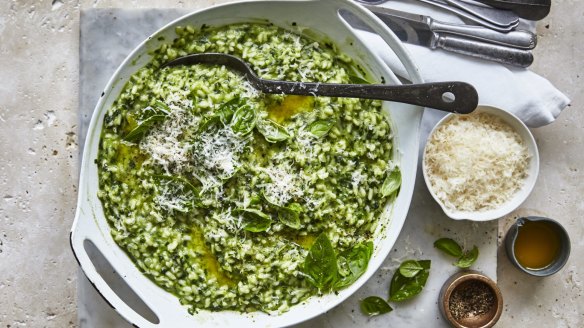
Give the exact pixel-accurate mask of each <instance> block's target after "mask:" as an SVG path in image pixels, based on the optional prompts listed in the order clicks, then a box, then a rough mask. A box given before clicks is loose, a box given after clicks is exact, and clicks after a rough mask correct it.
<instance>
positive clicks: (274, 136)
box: [256, 120, 290, 143]
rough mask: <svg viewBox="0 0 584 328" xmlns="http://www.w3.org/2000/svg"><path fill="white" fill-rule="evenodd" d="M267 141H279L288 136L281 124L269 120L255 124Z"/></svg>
mask: <svg viewBox="0 0 584 328" xmlns="http://www.w3.org/2000/svg"><path fill="white" fill-rule="evenodd" d="M256 127H257V128H258V131H259V132H260V133H261V134H262V135H263V136H264V138H266V141H267V142H272V143H275V142H279V141H284V140H286V139H288V138H290V135H289V134H288V132H287V131H286V129H284V127H283V126H281V125H279V124H277V123H276V122H274V121H271V120H263V121H261V122H260V123H259V124H257V126H256Z"/></svg>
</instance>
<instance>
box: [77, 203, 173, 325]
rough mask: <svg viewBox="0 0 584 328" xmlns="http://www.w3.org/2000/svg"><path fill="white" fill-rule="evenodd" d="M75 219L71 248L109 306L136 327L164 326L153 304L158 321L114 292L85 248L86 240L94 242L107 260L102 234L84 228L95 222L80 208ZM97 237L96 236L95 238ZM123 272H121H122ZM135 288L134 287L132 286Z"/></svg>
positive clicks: (150, 307) (86, 274) (152, 309)
mask: <svg viewBox="0 0 584 328" xmlns="http://www.w3.org/2000/svg"><path fill="white" fill-rule="evenodd" d="M75 221H76V223H77V224H74V225H73V229H72V231H71V233H70V237H69V239H70V240H69V241H70V243H71V250H72V251H73V254H74V255H75V259H76V260H77V263H78V264H79V266H80V267H81V269H82V270H83V273H84V274H85V276H86V277H87V279H88V280H89V281H90V282H91V284H92V285H93V287H94V288H95V290H96V291H97V292H98V293H99V294H100V296H101V297H102V298H103V299H104V300H105V301H106V302H107V303H108V305H109V306H111V307H112V308H113V309H114V310H116V312H118V313H119V314H120V315H121V316H122V317H124V318H125V319H126V320H127V321H128V322H129V323H130V324H132V325H133V326H135V327H141V328H144V327H161V326H164V324H163V323H162V322H163V321H165V320H163V318H162V316H161V315H160V314H159V313H157V312H155V311H156V310H159V309H156V308H152V306H150V305H148V304H146V305H147V306H148V308H149V309H150V310H151V311H152V312H153V313H154V315H155V316H156V317H157V318H158V322H156V323H155V322H152V321H150V320H148V319H146V318H144V317H143V316H142V315H140V314H139V313H137V312H136V311H135V310H134V309H133V308H132V307H130V306H129V305H128V304H127V303H126V302H125V301H123V300H122V299H121V298H120V297H119V296H118V294H116V293H115V292H114V290H113V289H112V288H111V287H110V285H109V284H108V283H107V282H106V281H105V280H104V278H103V277H102V276H101V274H100V273H99V272H98V271H97V269H96V267H95V265H94V263H93V262H92V260H91V259H90V255H89V254H88V253H87V250H86V248H85V245H84V243H85V242H86V241H90V242H92V243H93V245H94V246H95V248H97V250H98V251H99V252H101V253H102V255H103V256H104V258H105V259H106V260H108V259H107V256H106V255H105V253H103V252H102V251H101V249H103V248H102V245H101V242H100V241H102V238H100V236H91V233H92V232H91V231H98V230H96V229H95V228H93V229H84V228H83V227H84V226H87V225H88V224H92V223H94V222H93V220H92V219H90V218H88V217H82V218H80V214H79V210H78V213H77V215H76V217H75ZM100 233H101V232H97V234H100ZM93 237H96V238H93ZM108 262H109V264H110V265H111V266H112V267H113V268H114V270H116V272H120V271H117V269H116V268H115V267H114V266H113V264H112V263H111V262H110V261H109V260H108ZM120 274H121V273H120ZM127 283H128V286H129V287H130V288H132V287H131V286H130V284H129V282H127ZM132 290H133V288H132ZM139 298H140V299H141V300H142V301H143V300H144V298H143V297H141V296H139Z"/></svg>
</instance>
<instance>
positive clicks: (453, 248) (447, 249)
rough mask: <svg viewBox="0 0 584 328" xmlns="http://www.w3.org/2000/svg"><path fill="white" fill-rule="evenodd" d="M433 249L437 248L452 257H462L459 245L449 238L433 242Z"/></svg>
mask: <svg viewBox="0 0 584 328" xmlns="http://www.w3.org/2000/svg"><path fill="white" fill-rule="evenodd" d="M434 247H436V248H438V249H439V250H441V251H442V252H444V253H446V254H448V255H450V256H454V257H461V256H462V248H461V247H460V245H459V244H458V243H457V242H455V241H454V240H452V239H450V238H440V239H438V240H436V241H435V242H434Z"/></svg>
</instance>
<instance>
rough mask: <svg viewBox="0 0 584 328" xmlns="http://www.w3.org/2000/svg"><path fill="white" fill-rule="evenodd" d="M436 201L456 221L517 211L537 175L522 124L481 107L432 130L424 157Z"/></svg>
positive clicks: (534, 155)
mask: <svg viewBox="0 0 584 328" xmlns="http://www.w3.org/2000/svg"><path fill="white" fill-rule="evenodd" d="M422 166H423V175H424V180H425V181H426V185H427V186H428V189H429V191H430V193H431V194H432V197H434V199H435V200H436V202H438V204H439V205H440V206H441V207H442V209H443V210H444V213H445V214H446V215H447V216H449V217H450V218H452V219H455V220H463V219H466V220H472V221H488V220H493V219H498V218H501V217H503V216H505V215H507V214H509V213H510V212H512V211H513V210H515V209H516V208H517V207H519V205H521V203H523V201H525V199H526V198H527V196H528V195H529V193H530V192H531V190H532V189H533V186H534V185H535V181H536V179H537V174H538V171H539V154H538V151H537V144H536V143H535V140H534V138H533V135H532V134H531V132H530V131H529V129H528V128H527V127H526V126H525V124H523V122H522V121H521V120H519V119H518V118H517V117H515V116H514V115H513V114H510V113H508V112H506V111H504V110H501V109H498V108H495V107H490V106H479V107H478V108H477V109H476V110H475V111H474V112H473V113H472V114H468V115H457V114H449V115H447V116H445V117H444V118H443V119H442V120H440V122H438V124H436V126H435V127H434V129H433V130H432V132H431V133H430V136H429V137H428V140H427V142H426V146H425V148H424V156H423V164H422Z"/></svg>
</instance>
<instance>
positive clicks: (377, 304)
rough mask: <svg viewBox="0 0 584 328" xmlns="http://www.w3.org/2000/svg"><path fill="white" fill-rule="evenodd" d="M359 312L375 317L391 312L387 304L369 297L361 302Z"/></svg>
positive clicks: (374, 297)
mask: <svg viewBox="0 0 584 328" xmlns="http://www.w3.org/2000/svg"><path fill="white" fill-rule="evenodd" d="M360 307H361V311H362V312H363V313H364V314H366V315H368V316H371V317H372V316H375V315H380V314H384V313H388V312H391V311H393V309H392V308H391V306H389V304H387V302H386V301H385V300H384V299H383V298H381V297H377V296H369V297H366V298H365V299H363V300H361V303H360Z"/></svg>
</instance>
